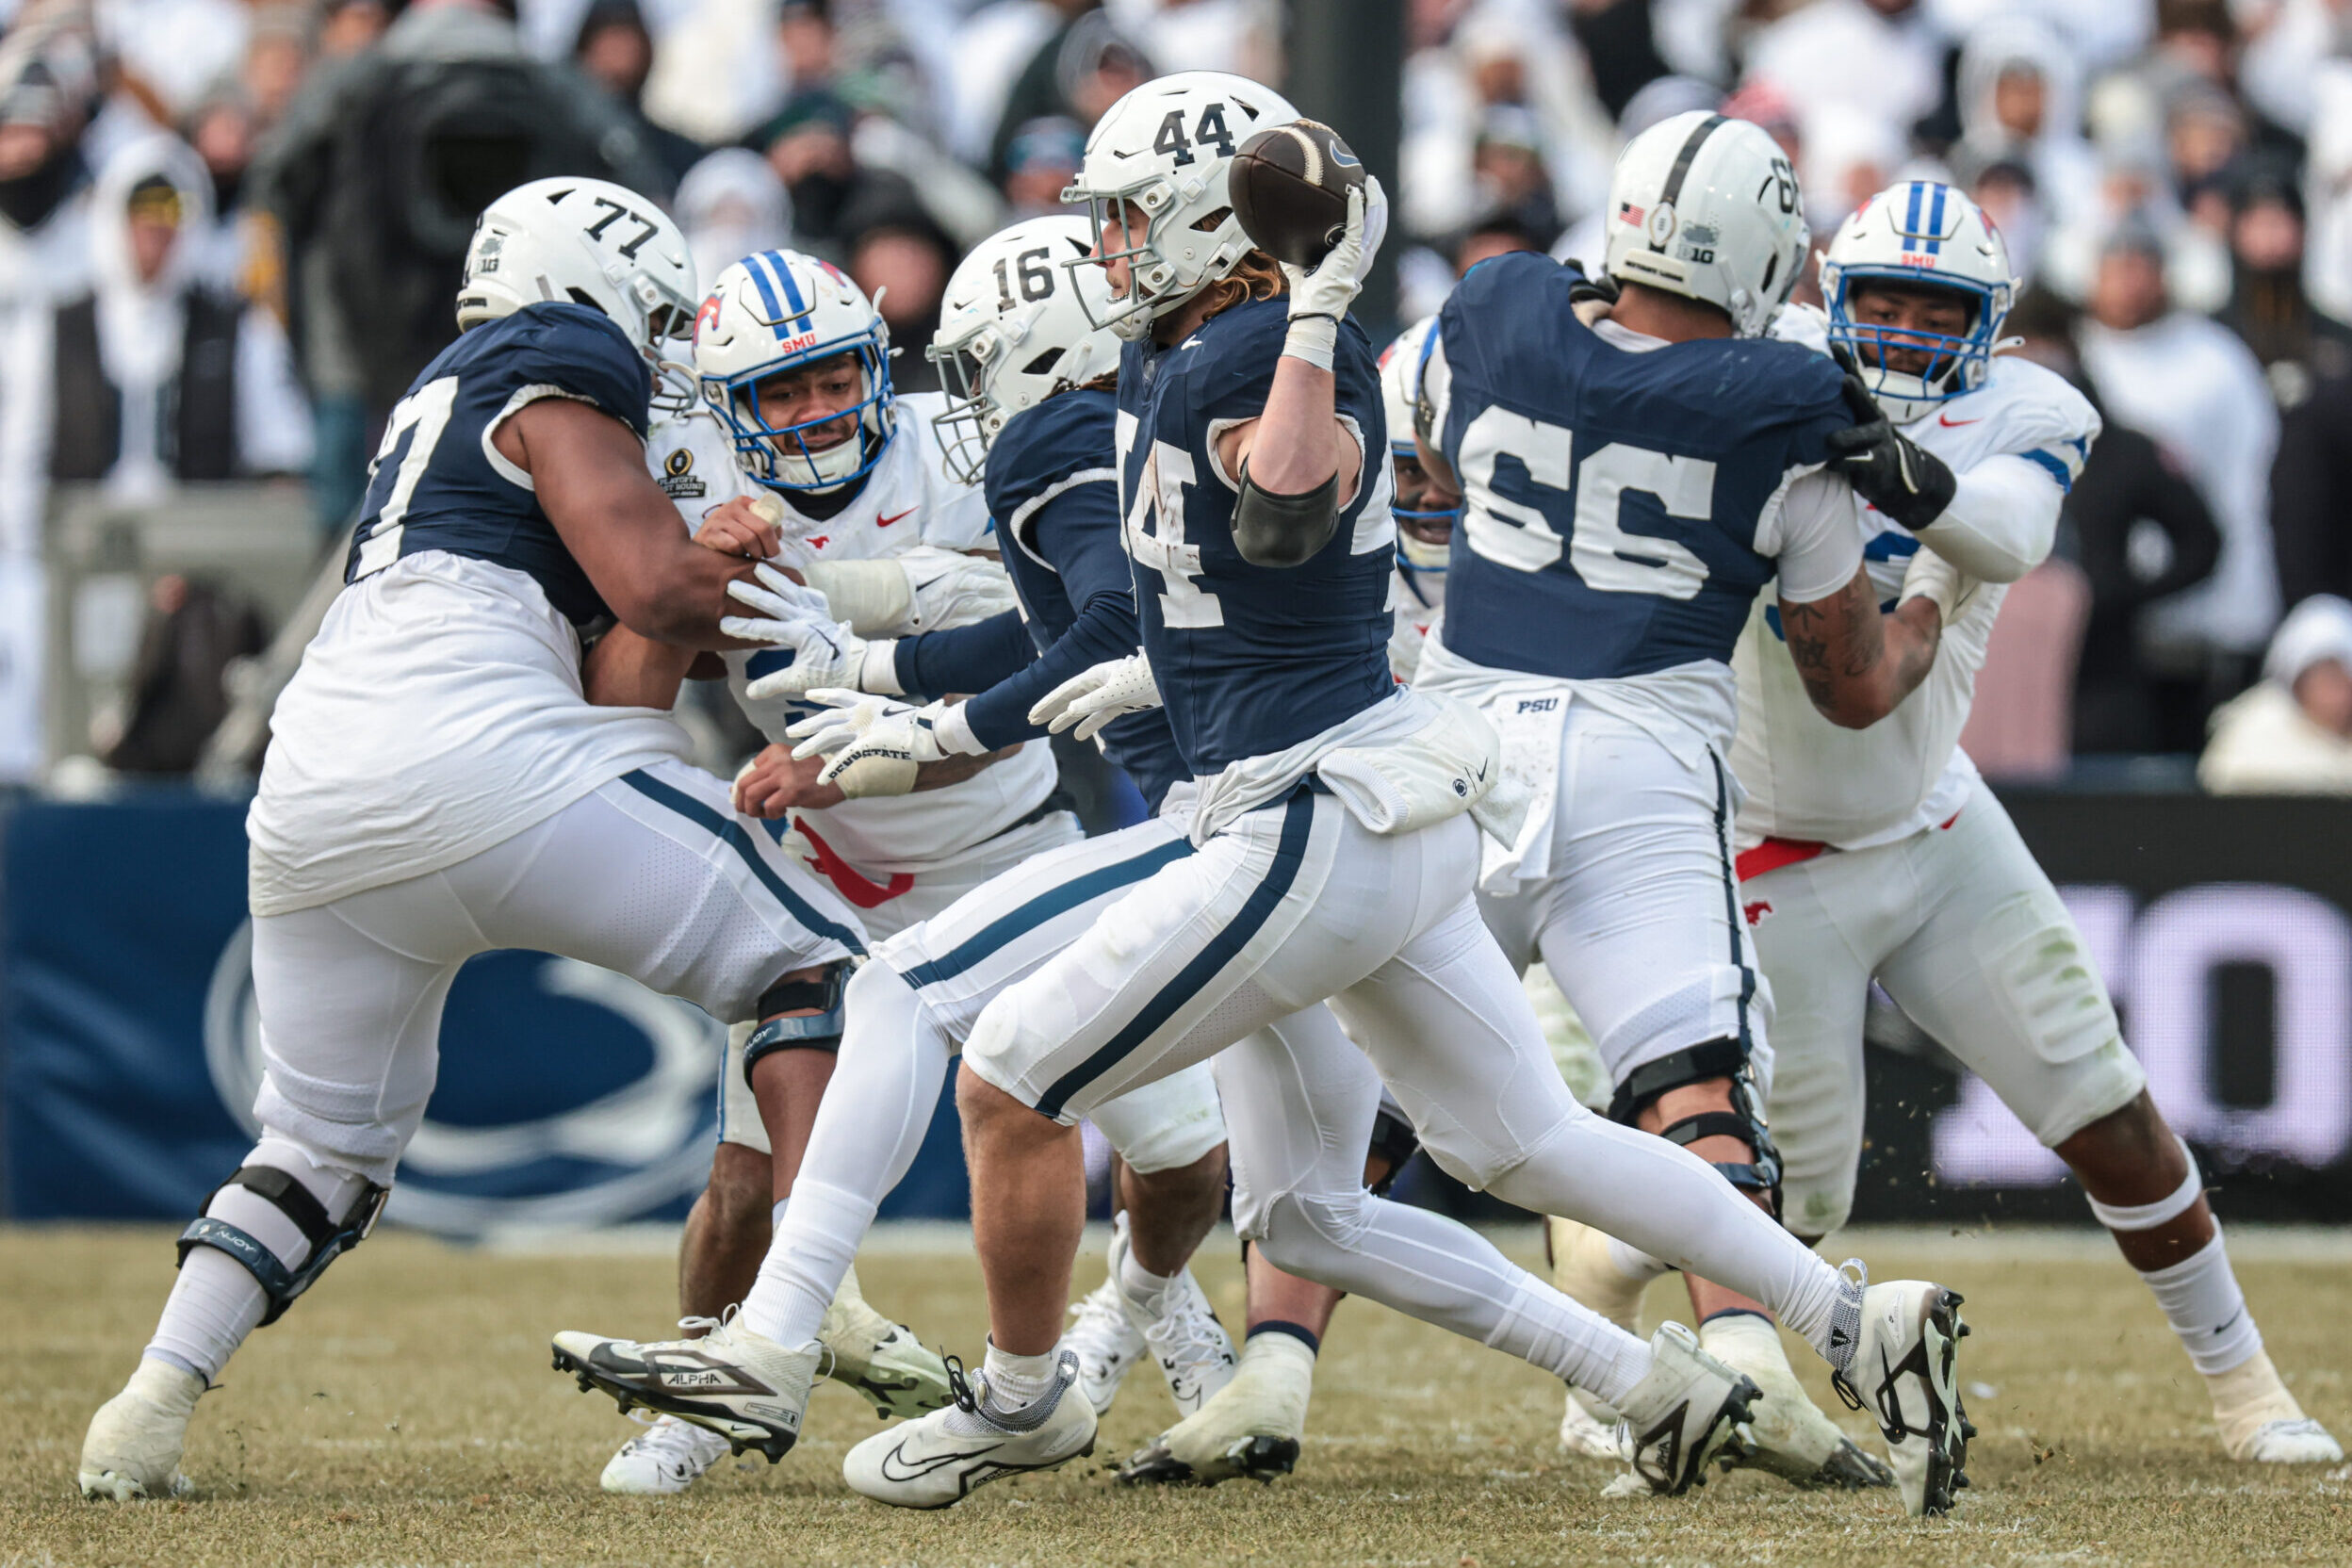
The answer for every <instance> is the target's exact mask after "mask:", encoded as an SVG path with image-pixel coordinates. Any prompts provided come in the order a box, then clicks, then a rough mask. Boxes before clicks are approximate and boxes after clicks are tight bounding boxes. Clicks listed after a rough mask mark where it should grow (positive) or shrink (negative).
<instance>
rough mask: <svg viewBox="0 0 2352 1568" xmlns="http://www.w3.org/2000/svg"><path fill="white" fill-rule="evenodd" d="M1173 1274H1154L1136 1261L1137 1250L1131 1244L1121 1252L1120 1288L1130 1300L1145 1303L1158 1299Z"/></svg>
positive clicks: (1173, 1276) (1173, 1277)
mask: <svg viewBox="0 0 2352 1568" xmlns="http://www.w3.org/2000/svg"><path fill="white" fill-rule="evenodd" d="M1175 1278H1176V1276H1175V1275H1173V1274H1154V1273H1152V1271H1151V1270H1150V1269H1148V1268H1146V1267H1144V1266H1143V1265H1141V1264H1139V1263H1137V1262H1136V1261H1135V1248H1134V1247H1132V1246H1130V1247H1129V1248H1128V1249H1127V1250H1126V1251H1124V1252H1122V1253H1120V1254H1119V1290H1120V1291H1121V1292H1122V1293H1124V1294H1125V1296H1126V1298H1127V1299H1129V1300H1130V1301H1135V1302H1137V1303H1139V1304H1140V1303H1143V1302H1148V1301H1152V1300H1156V1299H1158V1297H1159V1294H1160V1292H1162V1291H1164V1290H1166V1289H1167V1288H1168V1282H1170V1281H1171V1280H1173V1279H1175Z"/></svg>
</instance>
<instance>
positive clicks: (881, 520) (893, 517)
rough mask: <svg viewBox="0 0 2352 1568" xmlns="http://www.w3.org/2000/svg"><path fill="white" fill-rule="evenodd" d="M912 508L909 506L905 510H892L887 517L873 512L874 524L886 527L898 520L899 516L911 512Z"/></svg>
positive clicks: (878, 526)
mask: <svg viewBox="0 0 2352 1568" xmlns="http://www.w3.org/2000/svg"><path fill="white" fill-rule="evenodd" d="M914 510H915V509H914V508H913V507H911V506H910V507H908V508H907V510H906V511H905V512H893V513H891V514H890V515H889V516H887V517H885V516H883V515H882V514H880V513H879V512H877V513H875V514H874V527H876V528H888V527H890V525H891V524H892V523H894V522H896V521H898V520H899V519H900V518H901V517H905V516H907V515H910V514H912V513H913V511H914Z"/></svg>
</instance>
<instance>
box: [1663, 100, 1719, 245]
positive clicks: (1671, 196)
mask: <svg viewBox="0 0 2352 1568" xmlns="http://www.w3.org/2000/svg"><path fill="white" fill-rule="evenodd" d="M1722 123H1723V116H1722V115H1720V114H1710V115H1708V116H1707V118H1706V119H1705V120H1702V121H1700V122H1698V123H1697V124H1696V125H1694V126H1692V127H1691V136H1690V139H1688V140H1686V141H1685V142H1683V144H1682V151H1681V152H1679V153H1676V154H1675V155H1674V167H1673V168H1672V169H1669V170H1668V171H1667V172H1666V188H1665V189H1663V190H1661V191H1659V192H1658V205H1660V206H1667V207H1671V206H1673V205H1674V204H1675V203H1677V202H1679V201H1681V200H1682V182H1683V181H1684V180H1686V179H1688V178H1689V177H1690V174H1691V160H1692V159H1693V158H1696V157H1697V156H1698V155H1699V147H1700V144H1701V143H1703V142H1705V141H1706V140H1707V138H1708V137H1710V136H1712V135H1714V133H1715V127H1716V126H1718V125H1720V124H1722ZM1650 249H1651V250H1653V251H1663V250H1665V249H1666V242H1665V240H1663V239H1653V240H1651V241H1650Z"/></svg>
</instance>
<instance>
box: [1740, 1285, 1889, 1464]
mask: <svg viewBox="0 0 2352 1568" xmlns="http://www.w3.org/2000/svg"><path fill="white" fill-rule="evenodd" d="M1699 1343H1700V1344H1701V1345H1702V1346H1704V1347H1706V1348H1707V1354H1708V1355H1711V1356H1713V1357H1714V1358H1715V1359H1716V1360H1717V1361H1720V1362H1722V1363H1723V1364H1724V1365H1725V1366H1728V1367H1730V1368H1731V1369H1732V1370H1733V1371H1734V1372H1737V1373H1739V1374H1740V1375H1741V1376H1742V1377H1745V1378H1746V1379H1747V1380H1749V1381H1751V1382H1753V1383H1755V1384H1756V1390H1757V1394H1758V1397H1756V1399H1753V1400H1751V1401H1750V1402H1749V1405H1748V1413H1749V1415H1750V1420H1749V1423H1748V1424H1749V1428H1750V1429H1751V1430H1752V1431H1753V1432H1754V1433H1755V1435H1756V1452H1755V1453H1753V1454H1751V1455H1749V1456H1748V1457H1747V1458H1746V1459H1743V1460H1741V1461H1740V1466H1741V1467H1742V1468H1745V1469H1749V1470H1761V1471H1763V1472H1764V1473H1765V1474H1767V1475H1772V1476H1778V1477H1780V1478H1782V1479H1783V1480H1786V1481H1789V1482H1790V1483H1792V1484H1794V1485H1797V1486H1801V1487H1807V1488H1810V1487H1839V1488H1843V1489H1844V1490H1846V1491H1849V1492H1851V1491H1854V1490H1857V1489H1859V1488H1862V1487H1870V1486H1892V1485H1894V1484H1895V1473H1894V1472H1893V1471H1892V1470H1890V1469H1888V1468H1887V1465H1886V1463H1885V1462H1883V1461H1880V1460H1877V1459H1874V1458H1872V1457H1871V1456H1870V1455H1869V1454H1866V1453H1864V1452H1863V1451H1862V1450H1861V1449H1860V1448H1858V1447H1856V1446H1854V1439H1852V1438H1850V1437H1848V1436H1847V1435H1846V1434H1845V1433H1844V1432H1841V1431H1839V1430H1838V1424H1837V1423H1836V1422H1834V1421H1832V1420H1831V1419H1830V1418H1829V1417H1828V1416H1826V1415H1824V1414H1822V1413H1821V1409H1820V1407H1819V1406H1817V1405H1815V1404H1814V1403H1813V1401H1812V1400H1811V1399H1810V1398H1809V1397H1806V1395H1805V1387H1804V1385H1803V1384H1802V1383H1800V1382H1798V1381H1797V1374H1796V1372H1795V1370H1794V1369H1793V1368H1792V1367H1790V1366H1789V1355H1788V1352H1787V1351H1785V1350H1783V1349H1782V1348H1781V1346H1780V1331H1779V1330H1778V1329H1775V1328H1774V1327H1773V1326H1772V1324H1771V1323H1770V1322H1768V1321H1766V1320H1765V1319H1764V1318H1761V1317H1758V1316H1756V1315H1754V1314H1753V1313H1740V1314H1738V1315H1730V1316H1723V1317H1717V1318H1712V1319H1710V1320H1708V1321H1707V1322H1706V1323H1703V1324H1701V1325H1700V1326H1699Z"/></svg>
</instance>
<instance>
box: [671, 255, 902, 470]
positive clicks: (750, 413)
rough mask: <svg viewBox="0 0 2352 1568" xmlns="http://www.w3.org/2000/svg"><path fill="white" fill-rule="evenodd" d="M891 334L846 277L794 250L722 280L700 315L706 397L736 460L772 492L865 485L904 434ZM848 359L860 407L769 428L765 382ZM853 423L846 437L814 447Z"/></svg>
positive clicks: (697, 336) (741, 266)
mask: <svg viewBox="0 0 2352 1568" xmlns="http://www.w3.org/2000/svg"><path fill="white" fill-rule="evenodd" d="M844 354H848V355H854V356H855V358H856V362H857V367H858V376H859V384H858V394H857V398H856V400H855V401H853V402H850V403H848V404H846V405H845V406H843V407H841V408H837V409H834V410H831V411H830V412H828V413H825V414H822V415H820V416H818V417H815V418H811V419H803V420H800V421H798V422H797V423H794V424H789V425H771V424H769V423H768V421H767V419H766V417H764V416H763V415H762V414H761V413H760V398H759V387H760V383H762V382H764V381H767V380H769V379H771V378H773V377H776V376H779V375H783V374H785V373H787V372H788V371H792V370H796V369H800V368H805V367H809V366H813V365H816V364H818V363H819V362H820V361H823V360H828V359H838V358H840V357H841V356H842V355H844ZM694 371H695V374H697V375H698V376H700V377H701V378H702V400H703V401H704V402H706V403H708V404H710V405H711V409H712V410H713V411H715V412H716V413H717V415H718V416H719V417H720V418H722V419H724V420H725V421H727V429H728V430H729V431H731V432H733V433H734V436H735V461H736V463H737V464H738V465H740V466H742V468H743V472H744V473H746V474H749V475H750V476H751V477H752V478H753V479H754V480H755V481H757V482H759V483H760V484H763V485H765V486H766V487H767V488H769V489H771V490H784V491H793V490H830V489H833V488H835V487H836V486H838V485H843V484H848V483H850V482H853V481H856V480H858V479H862V478H864V477H865V475H866V474H868V473H869V472H871V471H872V470H873V468H874V465H875V464H876V463H879V462H881V461H882V453H883V452H884V450H886V449H888V448H889V446H890V442H891V440H892V438H894V437H895V436H896V435H897V434H898V406H897V401H896V399H895V397H894V396H893V394H892V393H891V390H890V328H889V327H887V326H885V325H884V324H883V322H882V315H881V313H880V312H879V311H877V310H875V309H874V305H873V304H872V302H869V301H868V300H867V299H866V296H865V294H864V293H863V292H862V291H861V290H859V288H858V286H857V285H856V284H854V283H852V282H850V281H849V275H848V274H847V273H845V272H843V271H842V270H841V269H840V268H838V267H836V266H834V265H833V264H832V263H831V262H829V261H819V260H818V259H817V258H816V257H814V256H810V255H803V254H802V253H800V252H798V251H761V252H760V253H757V254H756V255H748V256H745V257H744V258H743V260H741V261H739V262H737V263H736V264H735V265H734V266H732V267H730V268H728V269H727V270H726V271H724V272H722V273H720V274H719V281H718V282H717V283H716V284H714V285H713V286H711V297H710V298H709V299H707V300H705V301H703V302H702V310H701V312H700V313H699V314H698V315H696V316H695V318H694ZM852 416H855V417H856V419H857V428H856V431H855V433H853V434H852V435H851V436H850V437H849V438H848V439H846V440H839V441H831V442H829V443H825V444H818V443H819V442H820V440H821V438H822V437H823V436H824V435H826V434H829V433H832V432H833V431H834V430H835V429H836V427H839V426H841V424H842V422H843V421H845V420H847V419H848V418H850V417H852Z"/></svg>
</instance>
